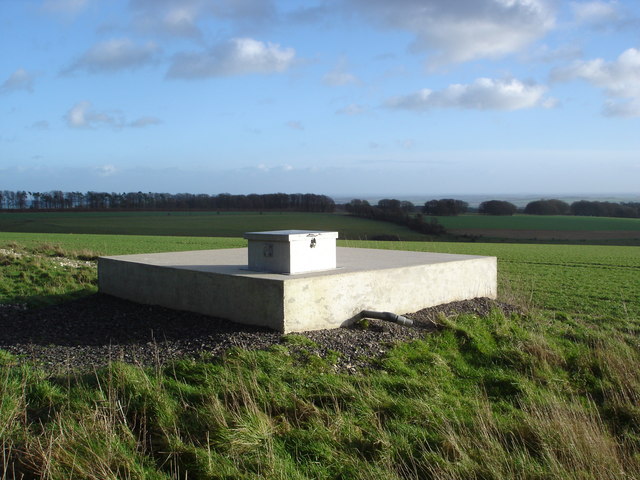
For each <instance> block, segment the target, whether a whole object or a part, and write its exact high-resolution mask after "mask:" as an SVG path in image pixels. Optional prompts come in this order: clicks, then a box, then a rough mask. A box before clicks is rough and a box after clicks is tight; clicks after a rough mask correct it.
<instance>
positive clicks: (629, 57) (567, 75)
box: [552, 48, 640, 117]
mask: <svg viewBox="0 0 640 480" xmlns="http://www.w3.org/2000/svg"><path fill="white" fill-rule="evenodd" d="M552 78H553V79H554V80H556V81H570V80H573V79H577V78H580V79H583V80H586V81H587V82H589V83H591V84H592V85H594V86H596V87H598V88H602V89H603V90H604V92H605V94H606V95H607V96H608V97H610V98H612V99H613V100H609V101H608V102H606V104H605V106H604V109H603V113H604V114H605V115H608V116H624V117H638V116H640V50H639V49H636V48H629V49H627V50H625V51H624V52H622V54H621V55H620V56H619V57H618V58H617V59H616V60H614V61H612V62H607V61H605V60H603V59H602V58H597V59H595V60H588V61H576V62H573V64H571V65H570V66H568V67H565V68H562V69H556V70H554V71H553V72H552Z"/></svg>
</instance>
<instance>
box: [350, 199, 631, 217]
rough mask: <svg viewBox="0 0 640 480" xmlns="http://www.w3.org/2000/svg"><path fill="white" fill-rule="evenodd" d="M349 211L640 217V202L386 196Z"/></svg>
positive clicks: (369, 213) (365, 213) (356, 204)
mask: <svg viewBox="0 0 640 480" xmlns="http://www.w3.org/2000/svg"><path fill="white" fill-rule="evenodd" d="M345 208H346V210H347V211H348V212H350V213H353V214H355V215H358V216H365V217H368V218H380V219H385V218H384V217H390V218H391V217H393V218H394V219H396V220H397V219H398V218H402V217H403V216H406V215H409V214H412V213H416V212H421V213H422V214H424V215H430V216H434V217H442V216H455V215H461V214H463V213H467V212H477V213H480V214H483V215H514V214H515V213H524V214H527V215H576V216H592V217H625V218H640V203H638V202H622V203H615V202H601V201H589V200H578V201H576V202H573V203H571V204H569V203H567V202H564V201H562V200H558V199H547V200H545V199H542V200H535V201H532V202H529V203H528V204H527V205H526V206H525V207H524V208H523V209H519V208H518V207H517V206H516V205H514V204H513V203H511V202H507V201H504V200H487V201H484V202H482V203H480V205H479V206H478V208H477V209H471V208H470V207H469V204H468V203H467V202H464V201H462V200H456V199H454V198H441V199H433V200H429V201H427V202H425V204H424V205H423V206H422V207H417V206H416V205H414V204H413V203H411V202H408V201H401V200H397V199H389V198H385V199H382V200H380V201H379V202H378V204H377V205H370V204H369V202H367V201H366V200H360V199H355V200H352V201H351V202H350V203H349V204H347V205H345Z"/></svg>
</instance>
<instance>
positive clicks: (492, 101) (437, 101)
mask: <svg viewBox="0 0 640 480" xmlns="http://www.w3.org/2000/svg"><path fill="white" fill-rule="evenodd" d="M546 90H547V89H546V87H544V86H543V85H537V84H526V83H523V82H521V81H520V80H516V79H511V80H493V79H490V78H479V79H477V80H476V81H475V82H473V83H472V84H468V85H461V84H454V85H449V86H448V87H447V88H445V89H443V90H437V91H434V90H429V89H427V88H425V89H423V90H420V91H418V92H416V93H413V94H410V95H405V96H400V97H393V98H390V99H389V100H387V101H386V102H385V106H387V107H388V108H393V109H403V110H415V111H426V110H431V109H434V108H462V109H469V110H520V109H524V108H533V107H536V106H542V107H548V106H551V105H552V104H551V103H550V102H549V99H545V98H544V93H545V92H546Z"/></svg>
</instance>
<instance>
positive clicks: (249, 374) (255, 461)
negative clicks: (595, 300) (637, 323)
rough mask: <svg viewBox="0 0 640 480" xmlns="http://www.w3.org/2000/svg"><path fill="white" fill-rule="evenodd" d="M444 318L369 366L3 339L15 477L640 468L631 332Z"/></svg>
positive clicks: (287, 349) (9, 471) (427, 474)
mask: <svg viewBox="0 0 640 480" xmlns="http://www.w3.org/2000/svg"><path fill="white" fill-rule="evenodd" d="M441 323H442V329H441V330H440V331H439V332H438V333H436V334H432V335H430V336H427V337H425V338H424V339H423V340H419V341H415V342H411V343H405V344H399V345H397V346H396V347H394V348H393V349H391V350H390V352H389V354H388V355H387V356H386V357H385V358H384V359H382V360H381V361H380V363H379V365H378V367H377V368H376V369H373V370H371V371H363V372H360V373H359V374H357V375H348V374H337V373H335V370H334V368H333V365H332V362H331V359H330V358H329V359H322V358H319V357H314V356H313V354H311V353H310V352H309V355H300V349H301V348H302V347H303V346H302V345H300V344H296V345H294V344H293V343H289V344H287V343H285V344H283V345H279V346H276V347H273V348H272V349H271V350H270V351H253V352H250V351H243V350H239V349H233V350H230V351H229V352H227V354H226V355H225V356H224V357H223V358H221V359H215V358H203V359H201V360H183V361H178V362H174V363H171V364H167V365H161V364H158V365H157V366H156V367H155V368H149V369H143V368H141V367H137V366H134V365H127V364H122V363H114V364H112V365H110V366H109V367H106V368H104V369H101V370H98V371H96V372H95V373H94V374H91V375H84V376H79V375H75V374H74V373H73V372H69V373H68V374H67V375H63V376H48V375H46V374H44V373H43V372H41V371H39V370H37V369H35V368H28V367H23V366H22V367H19V366H16V365H14V363H15V362H12V359H11V358H10V357H9V356H7V355H5V356H4V357H3V364H2V366H1V367H0V379H1V383H0V384H1V385H2V395H1V399H0V416H1V420H2V423H1V425H2V427H0V428H2V436H1V438H2V444H1V447H0V448H1V451H2V452H4V454H3V455H4V456H3V462H4V466H3V470H2V471H3V474H4V477H3V478H20V475H23V474H24V475H25V478H47V479H63V478H64V479H68V478H78V479H80V478H90V479H93V478H95V479H98V478H100V479H105V478H113V479H116V478H118V479H121V478H126V479H137V478H140V479H143V478H158V479H168V478H183V479H187V478H196V479H197V478H203V479H205V478H206V479H209V478H265V479H267V478H269V479H272V478H281V479H289V478H294V479H295V478H300V479H303V478H327V479H328V478H361V479H374V478H390V479H406V478H433V479H441V478H448V479H468V478H486V479H509V478H526V479H541V478H553V479H555V478H580V479H594V480H595V479H626V478H628V479H633V478H640V408H639V407H638V405H639V402H638V399H639V397H640V374H638V372H640V355H639V353H638V347H637V343H635V344H634V341H635V340H634V336H633V335H630V334H627V333H625V332H619V334H618V335H616V336H615V337H612V336H611V335H608V334H606V335H605V334H603V332H598V331H592V332H588V333H585V332H581V331H580V328H579V325H578V326H577V327H576V328H575V329H569V330H567V329H566V328H565V326H564V325H563V322H562V321H561V320H554V319H550V318H548V317H544V316H539V314H531V315H528V316H517V315H513V316H509V317H506V316H505V315H503V314H502V313H500V312H498V311H496V312H494V313H492V314H491V315H489V316H487V317H484V318H481V317H477V316H473V315H465V316H457V317H451V318H448V319H441ZM568 331H569V332H570V331H575V332H578V333H577V334H576V335H574V337H573V338H572V341H568V340H567V338H566V333H567V332H568Z"/></svg>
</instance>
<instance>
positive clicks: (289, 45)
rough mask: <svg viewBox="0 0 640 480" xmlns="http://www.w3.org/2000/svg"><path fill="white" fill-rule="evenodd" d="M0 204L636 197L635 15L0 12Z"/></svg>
mask: <svg viewBox="0 0 640 480" xmlns="http://www.w3.org/2000/svg"><path fill="white" fill-rule="evenodd" d="M0 189H2V190H27V191H49V190H63V191H82V192H86V191H90V190H95V191H108V192H129V191H145V192H168V193H179V192H191V193H209V194H217V193H223V192H228V193H232V194H249V193H273V192H285V193H297V192H301V193H317V194H327V195H332V196H346V197H348V196H350V195H352V196H357V195H360V196H365V195H379V196H383V195H394V196H395V197H396V198H400V197H402V196H403V195H404V196H416V195H426V196H430V195H434V196H435V195H455V194H495V195H499V194H503V195H504V194H529V193H532V194H539V195H547V196H549V195H554V194H565V195H570V194H591V195H598V194H627V193H629V194H635V195H637V194H639V193H640V2H638V1H637V0H617V1H615V0H586V1H585V0H582V1H578V0H576V1H562V0H393V1H389V0H342V1H338V0H326V1H323V0H316V1H305V0H296V1H293V0H290V1H284V0H283V1H278V0H37V1H36V0H0Z"/></svg>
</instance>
